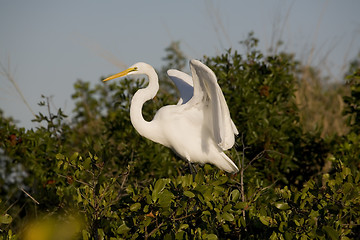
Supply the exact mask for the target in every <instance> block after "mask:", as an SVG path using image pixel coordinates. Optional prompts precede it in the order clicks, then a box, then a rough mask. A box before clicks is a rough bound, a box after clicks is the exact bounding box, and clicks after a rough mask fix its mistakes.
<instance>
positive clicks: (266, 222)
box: [259, 216, 272, 226]
mask: <svg viewBox="0 0 360 240" xmlns="http://www.w3.org/2000/svg"><path fill="white" fill-rule="evenodd" d="M259 219H260V221H261V222H262V224H264V225H265V226H269V225H270V223H271V220H272V219H271V217H268V216H260V217H259Z"/></svg>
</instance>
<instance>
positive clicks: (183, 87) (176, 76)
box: [167, 69, 194, 105]
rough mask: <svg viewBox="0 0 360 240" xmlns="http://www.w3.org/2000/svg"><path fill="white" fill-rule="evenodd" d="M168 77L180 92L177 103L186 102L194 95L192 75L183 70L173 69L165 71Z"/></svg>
mask: <svg viewBox="0 0 360 240" xmlns="http://www.w3.org/2000/svg"><path fill="white" fill-rule="evenodd" d="M167 74H168V75H169V77H170V79H171V80H172V81H173V82H174V83H175V85H176V87H177V88H178V90H179V92H180V99H179V101H178V103H177V105H181V104H185V103H187V102H188V101H189V100H190V99H191V98H192V97H193V95H194V88H193V81H192V77H191V76H190V75H188V74H186V73H184V72H181V71H179V70H175V69H169V70H168V71H167Z"/></svg>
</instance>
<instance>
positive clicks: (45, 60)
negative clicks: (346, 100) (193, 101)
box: [0, 0, 360, 127]
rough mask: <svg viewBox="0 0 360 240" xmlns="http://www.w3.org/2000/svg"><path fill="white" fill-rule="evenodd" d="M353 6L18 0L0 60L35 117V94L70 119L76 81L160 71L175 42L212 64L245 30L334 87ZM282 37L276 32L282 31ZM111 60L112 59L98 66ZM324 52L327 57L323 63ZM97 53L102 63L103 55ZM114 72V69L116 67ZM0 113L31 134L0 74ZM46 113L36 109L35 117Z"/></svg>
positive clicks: (4, 31)
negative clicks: (148, 68)
mask: <svg viewBox="0 0 360 240" xmlns="http://www.w3.org/2000/svg"><path fill="white" fill-rule="evenodd" d="M359 12H360V1H358V0H352V1H351V0H344V1H336V0H329V1H320V0H317V1H310V0H301V1H300V0H297V1H284V0H267V1H265V0H264V1H260V0H255V1H253V0H248V1H235V0H232V1H230V0H228V1H176V2H175V1H165V0H162V1H160V0H156V1H145V0H142V1H115V0H113V1H110V0H108V1H101V2H100V1H95V0H93V1H90V0H86V1H85V0H72V1H49V0H43V1H39V0H36V1H25V0H23V1H19V0H12V1H10V0H0V60H1V63H2V64H3V65H7V64H8V59H10V63H11V65H10V66H11V72H12V73H13V74H14V78H15V80H16V82H17V83H18V85H19V87H20V89H21V90H22V92H23V94H24V96H25V98H26V99H27V101H28V102H29V104H30V105H31V107H32V108H33V109H34V111H35V112H38V111H40V110H41V108H39V107H38V106H37V103H38V102H39V101H40V100H41V98H40V96H41V94H44V95H46V96H53V103H54V105H55V106H56V107H61V108H62V109H64V110H65V112H66V113H68V114H70V112H71V110H72V108H73V103H72V100H71V98H70V96H71V94H72V93H73V92H74V90H73V84H74V83H75V81H76V80H77V79H82V80H84V81H90V82H92V83H93V84H95V83H96V82H99V81H100V77H101V76H106V75H109V74H112V73H116V72H118V71H120V70H122V68H121V66H120V65H119V64H121V63H122V64H124V65H127V66H129V65H132V64H133V63H135V62H138V61H144V62H147V63H149V64H151V65H153V66H154V67H156V68H158V67H161V66H162V64H163V63H164V62H163V61H162V58H163V57H164V56H165V51H164V49H165V48H166V47H167V46H169V44H170V42H171V41H180V42H181V47H182V50H183V51H184V52H185V54H186V55H187V56H188V57H189V58H197V59H201V58H202V56H203V55H207V56H215V55H216V54H219V53H222V52H224V49H228V48H229V47H232V48H235V49H239V50H242V49H241V47H240V45H239V44H238V42H239V41H240V40H243V39H244V38H245V37H246V36H247V34H248V33H249V32H250V31H254V32H255V36H256V37H258V38H259V39H260V48H261V49H263V50H265V49H266V48H268V47H269V46H270V45H271V39H272V36H273V35H274V33H275V35H276V36H279V35H280V34H281V33H282V34H281V36H282V40H283V41H284V43H285V45H284V46H285V49H286V50H288V51H290V52H296V56H297V57H298V58H299V59H300V60H302V61H306V59H307V58H308V56H309V52H310V49H311V47H312V46H314V47H315V55H314V58H313V64H315V65H318V64H319V61H320V60H321V59H322V58H324V57H325V56H327V57H326V60H327V61H326V64H322V65H320V66H321V67H322V69H323V71H324V74H327V75H328V74H332V75H333V76H334V78H336V79H339V76H341V75H342V71H343V69H342V66H343V65H344V63H346V62H348V61H349V60H350V59H353V58H354V57H355V56H356V55H357V53H358V52H359V50H360V14H359ZM281 29H282V31H281ZM110 53H111V54H112V55H113V56H114V57H115V58H116V59H117V61H113V60H109V59H107V58H108V57H109V56H110ZM327 53H329V54H328V55H327ZM104 55H106V56H107V57H104ZM115 62H117V63H118V66H116V63H115ZM0 108H1V109H3V110H4V112H5V116H12V117H14V118H15V119H16V120H19V121H20V123H19V124H18V125H19V126H26V127H32V126H35V125H34V124H33V123H31V122H30V120H31V119H32V118H33V117H32V115H31V113H30V112H29V111H28V109H27V108H26V106H25V105H24V103H23V102H22V101H21V99H20V97H19V96H18V94H17V92H16V91H15V89H14V87H13V86H12V85H11V84H10V83H9V81H8V80H7V79H6V78H5V77H4V76H0ZM42 110H45V109H42Z"/></svg>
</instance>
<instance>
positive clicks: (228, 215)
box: [222, 212, 234, 222]
mask: <svg viewBox="0 0 360 240" xmlns="http://www.w3.org/2000/svg"><path fill="white" fill-rule="evenodd" d="M222 218H223V219H225V220H226V221H228V222H232V221H234V215H232V214H231V213H228V212H224V213H223V214H222Z"/></svg>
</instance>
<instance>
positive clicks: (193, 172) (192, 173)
mask: <svg viewBox="0 0 360 240" xmlns="http://www.w3.org/2000/svg"><path fill="white" fill-rule="evenodd" d="M188 163H189V168H190V172H191V175H192V176H193V180H194V181H195V176H196V174H197V169H196V168H195V166H193V165H192V164H191V162H190V161H188Z"/></svg>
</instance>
